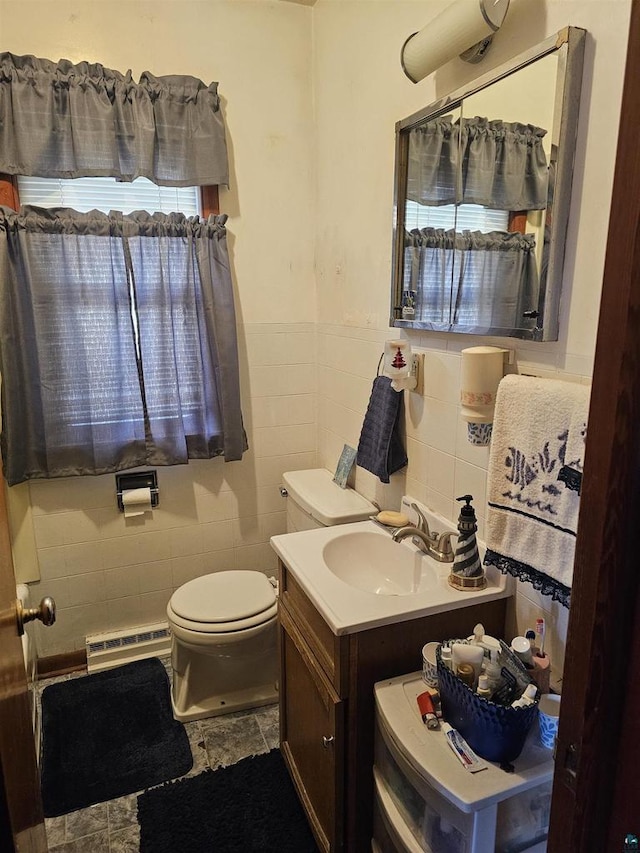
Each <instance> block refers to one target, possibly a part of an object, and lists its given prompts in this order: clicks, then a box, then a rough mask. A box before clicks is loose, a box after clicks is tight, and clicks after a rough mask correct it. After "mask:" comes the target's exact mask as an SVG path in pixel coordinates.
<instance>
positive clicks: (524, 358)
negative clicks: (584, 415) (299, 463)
mask: <svg viewBox="0 0 640 853" xmlns="http://www.w3.org/2000/svg"><path fill="white" fill-rule="evenodd" d="M389 336H390V331H387V330H385V331H377V332H376V331H374V330H366V329H353V328H351V327H349V326H337V325H320V326H319V327H318V412H319V420H318V462H319V464H321V465H324V466H325V467H327V468H329V469H331V468H332V467H334V466H335V462H336V461H337V458H338V456H339V453H340V451H341V449H342V446H343V444H344V443H345V442H346V443H348V444H351V445H352V446H353V447H357V443H358V438H359V435H360V429H361V427H362V420H363V417H364V413H365V411H366V406H367V402H368V398H369V394H370V392H371V384H372V381H373V378H374V377H375V375H376V366H377V363H378V359H379V357H380V354H381V352H382V347H383V344H384V340H385V339H386V338H387V337H389ZM409 337H410V339H411V343H412V346H413V347H414V349H416V350H419V351H424V353H425V373H424V393H423V394H416V393H415V392H405V427H406V450H407V456H408V458H409V464H408V466H407V468H406V469H404V470H403V471H401V472H398V473H397V474H394V475H392V477H391V483H390V484H389V485H383V484H382V483H380V481H379V480H377V479H376V478H375V477H373V476H372V475H371V474H369V473H368V472H367V471H364V470H363V469H362V468H356V473H355V477H354V483H355V486H356V488H357V489H358V491H360V492H362V493H363V494H364V495H366V496H367V497H369V498H370V499H373V500H377V501H378V503H379V504H380V505H381V506H382V507H384V508H388V509H399V506H400V498H401V496H402V495H403V494H405V493H406V494H410V495H412V496H413V497H415V498H416V499H418V500H420V501H422V502H423V503H425V504H427V505H428V506H430V507H431V508H432V509H433V510H435V511H436V512H439V513H441V514H442V515H444V516H445V517H446V518H449V519H451V520H452V521H455V520H456V519H457V517H458V513H459V504H458V503H457V502H456V500H455V498H456V497H458V496H460V495H463V494H472V495H473V496H474V506H475V508H476V514H477V517H478V531H479V535H480V537H482V536H483V534H484V522H485V504H486V477H487V465H488V462H489V448H488V447H476V446H474V445H472V444H469V442H468V441H467V429H466V423H465V422H463V421H462V419H461V418H460V405H459V394H460V365H461V356H460V350H461V349H463V348H465V347H468V346H475V345H477V344H479V343H480V342H481V341H480V339H476V338H473V337H467V336H462V335H460V336H456V335H438V336H434V335H430V334H424V333H413V332H411V333H409ZM482 342H483V343H487V344H493V345H497V346H504V347H508V348H509V349H512V350H514V351H515V363H514V365H513V367H512V368H510V369H513V370H517V371H518V372H522V373H535V374H536V375H539V376H548V377H555V378H562V379H566V380H569V381H578V382H589V381H590V370H591V360H590V359H588V358H581V357H578V356H576V357H571V356H567V355H566V354H565V353H564V352H563V350H562V346H561V345H560V344H557V343H550V344H540V350H538V349H533V348H532V347H531V345H530V344H529V345H528V346H527V344H526V343H525V344H524V345H521V342H519V341H516V340H515V339H510V340H507V341H505V339H495V340H494V339H484V340H483V341H482ZM567 365H570V366H571V372H569V371H568V370H567ZM580 371H583V372H580ZM516 589H517V593H516V596H515V599H514V602H513V606H512V607H511V609H510V612H509V618H508V630H509V631H510V633H511V634H512V636H515V635H516V634H519V633H523V632H524V631H525V630H526V629H527V628H528V627H530V626H531V625H535V620H536V618H537V617H538V616H543V617H544V618H545V619H546V621H547V625H548V635H547V637H548V639H547V650H548V651H549V653H550V655H551V659H552V666H553V676H552V677H554V678H555V679H556V682H557V680H558V679H561V677H562V667H563V663H564V646H565V638H566V629H567V616H568V614H567V611H566V608H563V607H561V606H560V605H558V604H557V603H556V602H550V601H549V600H548V599H546V598H544V597H543V596H541V595H540V594H539V593H537V592H536V591H535V590H533V588H532V587H531V585H530V584H521V583H519V584H517V585H516Z"/></svg>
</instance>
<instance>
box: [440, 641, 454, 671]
mask: <svg viewBox="0 0 640 853" xmlns="http://www.w3.org/2000/svg"><path fill="white" fill-rule="evenodd" d="M440 660H441V661H442V663H443V664H444V665H445V666H446V667H447V669H450V670H452V671H453V660H452V657H451V646H441V647H440Z"/></svg>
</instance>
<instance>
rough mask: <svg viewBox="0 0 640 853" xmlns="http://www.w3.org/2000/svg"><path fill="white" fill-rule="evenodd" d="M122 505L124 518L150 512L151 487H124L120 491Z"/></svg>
mask: <svg viewBox="0 0 640 853" xmlns="http://www.w3.org/2000/svg"><path fill="white" fill-rule="evenodd" d="M122 505H123V507H124V517H125V518H132V517H133V516H135V515H144V513H145V512H151V489H149V488H147V489H125V490H124V491H123V493H122Z"/></svg>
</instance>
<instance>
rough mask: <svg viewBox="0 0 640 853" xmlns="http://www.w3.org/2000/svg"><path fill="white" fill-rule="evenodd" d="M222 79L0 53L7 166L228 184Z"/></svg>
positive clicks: (1, 164)
mask: <svg viewBox="0 0 640 853" xmlns="http://www.w3.org/2000/svg"><path fill="white" fill-rule="evenodd" d="M217 88H218V84H217V83H210V84H209V85H208V86H207V85H205V84H204V83H203V82H202V80H198V79H197V78H196V77H190V76H187V75H169V76H163V77H155V76H154V75H153V74H150V73H149V72H148V71H145V72H144V73H143V74H142V76H141V77H140V82H139V83H135V82H134V81H133V79H132V76H131V72H130V71H127V73H126V74H122V73H120V72H119V71H112V70H110V69H109V68H104V67H103V66H102V65H100V64H99V63H89V62H79V63H78V64H77V65H74V64H73V63H71V62H69V61H68V60H66V59H61V60H60V61H59V62H52V61H50V60H48V59H37V58H36V57H35V56H14V55H13V54H11V53H6V52H5V53H0V172H5V173H8V174H11V175H39V176H40V177H45V178H47V177H48V178H79V177H115V178H118V179H119V180H123V181H133V180H135V178H138V177H145V178H148V179H149V180H151V181H153V182H154V183H156V184H159V185H162V186H177V187H179V186H198V185H207V184H225V185H228V183H229V170H228V164H227V148H226V141H225V129H224V121H223V118H222V113H221V110H220V100H219V97H218V92H217Z"/></svg>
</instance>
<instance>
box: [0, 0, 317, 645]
mask: <svg viewBox="0 0 640 853" xmlns="http://www.w3.org/2000/svg"><path fill="white" fill-rule="evenodd" d="M311 15H312V12H311V9H309V8H305V7H304V6H300V5H295V4H291V3H280V2H277V0H260V2H242V0H241V2H238V0H219V2H218V1H217V2H206V3H205V2H197V0H196V2H190V0H180V2H153V3H152V2H138V0H127V2H113V0H111V2H108V3H103V2H97V0H94V2H87V0H82V2H64V0H62V2H56V3H51V2H46V1H45V2H37V1H36V0H25V2H22V3H13V2H12V0H0V50H9V51H11V52H12V53H15V54H25V53H32V54H35V55H36V56H40V57H46V58H49V59H53V60H57V59H59V58H63V57H64V58H67V59H70V60H71V61H74V62H77V61H80V60H89V61H93V62H100V63H102V64H103V65H105V66H107V67H110V68H115V69H118V70H120V71H125V70H126V69H128V68H131V69H132V71H133V76H134V79H136V80H137V79H138V78H139V75H140V73H141V72H142V71H144V70H147V69H148V70H149V71H152V72H153V73H154V74H175V73H178V74H192V75H194V76H196V77H200V78H202V79H203V80H205V81H206V82H209V81H211V80H217V81H219V84H220V86H219V91H220V95H221V98H222V101H223V109H224V113H225V118H226V124H227V142H228V145H229V153H230V161H231V188H230V189H229V191H225V190H223V191H222V192H221V209H222V210H223V211H224V212H226V213H228V214H229V221H228V223H227V227H228V232H229V248H230V253H231V255H232V263H233V271H234V278H235V282H234V283H235V287H236V308H237V314H238V324H239V328H238V334H239V348H240V363H241V382H242V393H243V412H244V417H245V426H246V428H247V433H248V439H249V445H250V448H251V449H250V451H249V453H247V454H246V455H245V457H244V459H243V461H242V462H236V463H230V464H226V465H225V464H224V463H223V462H222V461H221V460H219V459H217V460H211V461H206V462H196V463H192V464H190V465H188V466H184V467H171V468H160V469H158V479H159V487H160V508H159V509H158V510H157V511H156V512H154V514H153V518H152V519H148V518H145V519H144V520H138V521H137V522H136V520H135V519H130V520H128V521H127V522H125V520H124V517H123V516H122V515H121V514H120V513H119V512H118V510H117V508H116V499H115V478H114V476H112V475H107V476H103V477H96V478H87V477H85V478H70V479H68V480H64V481H43V482H38V483H33V484H31V485H30V487H29V491H30V495H31V502H32V507H33V524H34V531H35V537H36V543H37V548H38V559H39V563H40V570H41V575H42V580H41V582H40V584H39V585H37V587H36V588H35V589H34V590H33V591H32V596H33V597H34V598H37V597H39V596H41V595H52V596H53V597H54V598H55V599H56V602H57V604H58V621H57V624H56V625H55V626H53V627H52V628H49V629H43V628H42V627H41V626H40V625H38V626H37V628H38V629H39V631H38V635H39V641H40V653H41V655H51V654H55V653H58V652H64V651H69V650H72V649H74V648H82V647H83V646H84V637H85V635H86V634H87V633H90V632H95V631H103V630H109V629H116V628H120V627H130V626H134V625H144V624H149V623H150V622H153V621H157V620H161V619H164V618H165V609H166V604H167V601H168V599H169V597H170V595H171V593H172V592H173V590H174V589H175V588H176V587H177V586H179V585H180V584H181V583H184V582H185V581H186V580H189V579H191V578H192V577H195V576H197V575H200V574H204V573H206V572H207V571H212V570H219V569H228V568H251V569H254V568H256V569H261V570H263V571H265V572H266V573H267V574H271V573H273V572H274V571H275V569H276V560H275V555H274V553H273V552H272V550H271V548H270V546H269V544H268V542H269V537H270V536H271V535H273V534H276V533H282V532H284V530H285V512H284V501H283V499H282V498H281V497H280V494H279V491H278V486H279V484H280V482H281V474H282V472H283V471H287V470H292V469H296V468H308V467H313V465H314V464H315V449H316V400H315V391H316V375H315V373H316V368H315V358H316V357H315V326H314V320H315V302H314V299H315V295H314V294H315V281H314V274H313V232H314V204H313V193H314V182H313V170H314V161H313V156H312V152H313V138H314V137H313V115H312V100H311V97H310V93H311V55H310V44H311V20H312V18H311ZM132 522H133V523H132Z"/></svg>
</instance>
